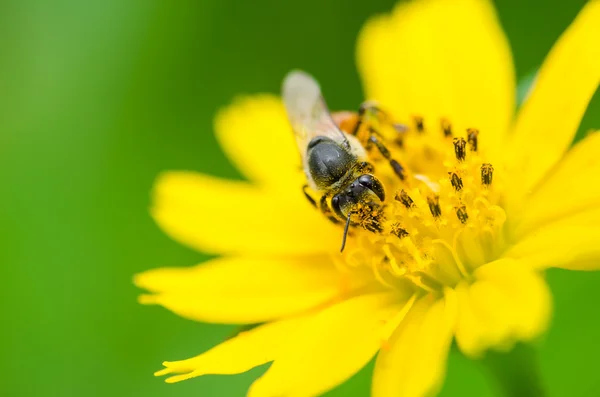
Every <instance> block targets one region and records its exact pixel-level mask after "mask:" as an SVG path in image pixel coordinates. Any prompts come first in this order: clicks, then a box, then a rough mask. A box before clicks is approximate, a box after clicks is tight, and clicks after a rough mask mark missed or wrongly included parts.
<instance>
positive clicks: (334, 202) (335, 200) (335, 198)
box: [331, 194, 346, 218]
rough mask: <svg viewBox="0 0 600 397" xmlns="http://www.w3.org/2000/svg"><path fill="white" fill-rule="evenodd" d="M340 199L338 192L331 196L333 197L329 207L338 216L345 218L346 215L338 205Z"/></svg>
mask: <svg viewBox="0 0 600 397" xmlns="http://www.w3.org/2000/svg"><path fill="white" fill-rule="evenodd" d="M341 201H342V200H341V199H340V195H339V194H336V195H335V196H333V198H332V199H331V208H332V209H333V212H335V213H336V214H337V215H338V216H339V217H340V218H345V217H346V216H345V214H344V212H343V211H342V208H341V207H340V205H341Z"/></svg>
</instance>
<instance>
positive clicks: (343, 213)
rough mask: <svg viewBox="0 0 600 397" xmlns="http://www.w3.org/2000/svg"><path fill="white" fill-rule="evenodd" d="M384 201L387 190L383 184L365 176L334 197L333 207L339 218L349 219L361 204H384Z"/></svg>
mask: <svg viewBox="0 0 600 397" xmlns="http://www.w3.org/2000/svg"><path fill="white" fill-rule="evenodd" d="M384 200H385V190H384V189H383V185H382V184H381V182H380V181H379V180H378V179H377V178H375V177H374V176H373V175H370V174H364V175H361V176H359V177H358V178H356V180H354V181H353V182H352V183H351V184H350V185H348V186H347V187H346V188H345V189H344V190H343V191H341V192H340V193H338V194H336V195H335V196H333V198H332V199H331V207H332V208H333V210H334V211H335V212H336V214H337V215H338V216H340V217H342V218H347V217H348V215H349V214H350V213H351V212H352V210H353V209H354V208H355V207H356V206H357V205H358V204H360V203H373V202H375V203H382V202H383V201H384Z"/></svg>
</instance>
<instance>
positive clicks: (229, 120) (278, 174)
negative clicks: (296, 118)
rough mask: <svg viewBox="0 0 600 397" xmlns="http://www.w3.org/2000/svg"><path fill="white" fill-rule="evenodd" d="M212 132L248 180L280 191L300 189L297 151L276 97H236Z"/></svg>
mask: <svg viewBox="0 0 600 397" xmlns="http://www.w3.org/2000/svg"><path fill="white" fill-rule="evenodd" d="M215 131H216V136H217V139H218V140H219V143H220V144H221V146H222V148H223V150H224V151H225V152H226V153H227V156H228V157H229V159H230V160H231V161H232V162H233V163H235V164H236V165H237V168H238V169H239V171H240V172H241V173H242V174H244V175H245V176H246V177H248V179H250V180H251V181H254V182H258V183H259V184H262V185H266V186H269V187H271V188H277V189H282V190H283V189H292V190H294V191H299V189H300V188H301V187H302V184H303V179H302V166H301V162H300V152H299V151H298V148H297V147H296V143H295V141H294V134H293V132H292V129H291V127H290V123H289V121H288V119H287V115H286V113H285V109H284V107H283V104H282V103H281V100H280V99H279V98H278V97H275V96H273V95H255V96H251V97H245V98H239V99H238V100H237V101H235V102H234V103H233V104H232V105H230V106H229V107H227V108H225V109H223V110H222V111H221V112H219V114H218V115H217V117H216V119H215Z"/></svg>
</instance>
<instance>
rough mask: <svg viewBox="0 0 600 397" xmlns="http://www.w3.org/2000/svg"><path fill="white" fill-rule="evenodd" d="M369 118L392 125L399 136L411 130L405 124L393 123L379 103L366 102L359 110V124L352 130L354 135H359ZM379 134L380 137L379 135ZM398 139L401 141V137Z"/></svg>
mask: <svg viewBox="0 0 600 397" xmlns="http://www.w3.org/2000/svg"><path fill="white" fill-rule="evenodd" d="M368 117H374V118H376V119H377V120H379V121H381V122H383V123H387V124H389V125H391V126H392V127H393V128H394V129H395V130H396V132H398V133H399V134H402V133H405V132H406V131H408V129H409V128H408V126H407V125H405V124H400V123H394V122H392V121H391V118H390V116H389V115H388V114H387V113H386V112H384V111H383V110H381V108H380V107H379V105H378V104H377V102H375V101H366V102H363V103H362V104H361V105H360V107H359V108H358V122H357V123H356V125H355V126H354V129H353V130H352V135H354V136H356V135H357V134H358V132H359V130H360V127H361V126H362V125H363V123H364V121H365V119H366V118H368ZM377 134H378V135H379V133H377ZM398 139H400V140H401V137H398Z"/></svg>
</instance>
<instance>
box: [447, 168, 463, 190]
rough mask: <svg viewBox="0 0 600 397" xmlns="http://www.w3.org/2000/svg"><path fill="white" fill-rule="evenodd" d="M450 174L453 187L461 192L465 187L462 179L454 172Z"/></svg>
mask: <svg viewBox="0 0 600 397" xmlns="http://www.w3.org/2000/svg"><path fill="white" fill-rule="evenodd" d="M448 175H450V183H451V184H452V187H453V188H454V190H456V191H457V192H460V191H461V189H462V188H463V181H462V179H461V178H460V177H459V176H458V175H456V173H454V172H449V173H448Z"/></svg>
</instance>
